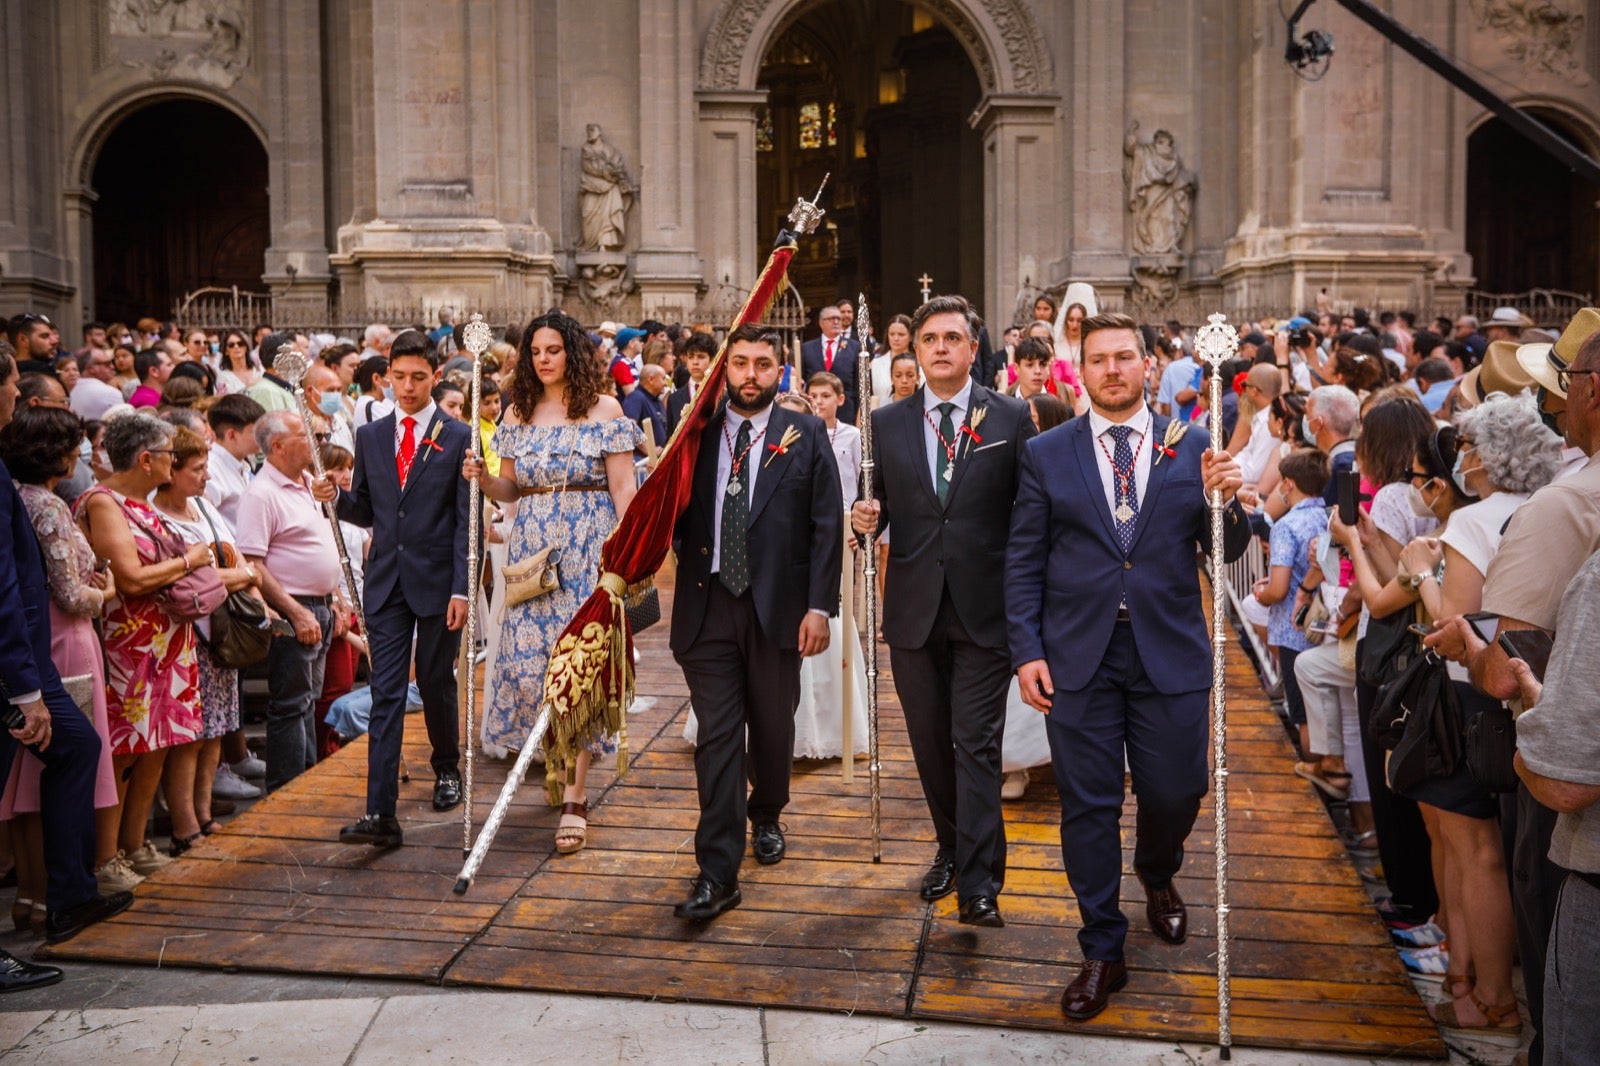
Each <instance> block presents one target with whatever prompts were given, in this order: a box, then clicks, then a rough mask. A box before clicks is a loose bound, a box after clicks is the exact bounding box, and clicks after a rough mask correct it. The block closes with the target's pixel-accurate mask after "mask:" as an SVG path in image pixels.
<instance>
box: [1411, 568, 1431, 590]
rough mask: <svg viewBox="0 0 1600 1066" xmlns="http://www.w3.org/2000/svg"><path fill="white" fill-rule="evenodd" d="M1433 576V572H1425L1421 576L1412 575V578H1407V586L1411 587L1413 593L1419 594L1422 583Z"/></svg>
mask: <svg viewBox="0 0 1600 1066" xmlns="http://www.w3.org/2000/svg"><path fill="white" fill-rule="evenodd" d="M1432 576H1433V571H1431V570H1424V571H1422V572H1421V573H1420V574H1412V575H1411V576H1410V577H1408V578H1406V584H1407V585H1410V586H1411V591H1412V592H1417V591H1420V590H1421V588H1422V583H1423V582H1424V581H1426V580H1428V579H1429V578H1430V577H1432Z"/></svg>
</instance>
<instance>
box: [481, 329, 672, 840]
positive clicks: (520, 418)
mask: <svg viewBox="0 0 1600 1066" xmlns="http://www.w3.org/2000/svg"><path fill="white" fill-rule="evenodd" d="M610 384H611V382H610V378H609V376H608V375H607V373H606V365H605V363H603V362H602V361H601V359H600V356H599V355H598V354H597V353H596V352H595V350H594V345H593V344H592V343H591V342H590V340H589V335H588V334H587V333H585V332H584V329H583V327H582V326H581V325H580V324H579V323H578V321H577V320H576V319H574V318H572V317H570V316H568V315H565V314H562V313H561V312H560V311H551V312H550V313H548V314H545V315H541V316H540V317H538V318H536V319H534V320H533V321H532V322H531V323H529V325H528V328H527V330H526V332H524V333H523V335H522V349H521V352H520V353H519V356H518V359H517V372H516V374H515V375H513V376H512V378H511V379H510V382H509V383H508V384H507V385H506V387H505V389H504V391H503V393H502V396H503V397H504V414H503V417H502V419H501V422H500V428H499V430H498V431H496V433H495V435H494V449H495V451H496V452H498V453H499V455H500V469H499V470H497V471H485V470H484V465H483V463H482V462H481V461H480V460H479V459H478V458H477V457H476V456H468V458H467V461H466V463H465V464H464V465H463V468H462V475H463V476H464V477H467V478H469V479H470V478H474V477H476V478H479V479H480V480H481V482H482V486H483V493H484V495H485V496H487V497H488V498H489V499H491V500H496V501H499V502H500V503H504V504H512V503H515V504H517V505H518V506H517V516H516V520H515V521H514V522H513V524H512V526H511V532H510V534H509V535H508V536H507V538H506V539H507V566H508V567H515V566H516V565H517V564H518V563H520V562H521V561H523V560H524V559H527V558H529V557H530V556H532V555H534V554H536V553H537V552H539V551H541V550H543V549H545V548H551V547H554V548H558V549H559V550H560V552H561V561H560V574H561V587H560V588H559V589H557V590H556V591H554V592H551V593H549V594H547V595H544V596H537V597H534V598H533V599H530V600H525V601H524V602H522V603H520V604H517V605H516V606H513V607H510V608H508V609H506V610H505V612H504V617H503V619H502V621H501V626H502V628H501V632H500V642H499V650H498V654H497V656H496V658H495V663H494V674H493V680H492V684H491V691H492V696H491V700H490V702H489V704H488V706H487V707H486V709H485V711H484V718H483V748H484V751H486V752H488V753H489V754H490V755H495V756H503V755H506V754H509V753H510V752H512V751H515V750H517V749H519V748H521V747H522V745H523V743H524V742H525V741H526V739H527V736H528V732H529V731H530V730H531V729H532V728H533V720H534V717H535V715H536V714H537V712H538V709H539V705H540V703H542V702H543V698H544V673H545V667H546V666H547V665H548V664H549V661H550V649H551V647H552V646H553V645H554V644H555V642H556V640H557V639H558V638H559V637H560V636H561V631H562V630H563V629H564V628H565V627H566V624H567V621H568V619H570V618H571V617H572V616H573V615H574V614H576V613H577V610H578V607H579V606H580V605H581V604H582V603H583V602H584V601H585V600H587V599H588V598H589V594H590V593H591V592H593V591H594V588H595V581H596V578H597V576H598V573H599V563H600V545H601V544H602V543H603V542H604V541H605V539H606V537H607V536H608V535H610V533H611V531H612V530H613V529H614V528H616V524H617V522H618V520H619V519H621V517H622V514H623V512H624V511H626V510H627V507H628V503H629V501H630V500H632V499H633V493H634V489H635V488H636V487H637V482H636V481H635V479H634V471H633V450H634V449H635V448H636V447H638V445H639V443H640V440H641V439H642V436H643V435H642V434H641V432H640V430H639V427H638V425H637V424H635V423H634V422H631V421H629V420H628V418H627V417H626V416H624V415H623V413H622V405H621V404H620V403H618V402H617V400H616V398H615V397H613V396H612V395H610ZM613 749H614V745H613V744H612V743H611V742H610V741H609V740H608V739H607V738H596V740H595V741H594V743H592V744H591V745H590V746H589V748H588V750H586V751H585V752H584V753H583V754H582V755H580V756H579V757H578V760H577V768H576V771H575V773H574V776H573V779H572V781H571V782H569V783H568V784H567V786H566V792H565V794H564V795H563V796H562V804H561V822H560V825H559V826H558V827H557V829H556V850H557V851H559V852H561V853H562V854H563V855H567V854H571V853H572V852H575V851H578V850H580V849H581V848H582V847H583V846H584V842H585V834H586V831H587V827H588V815H589V808H588V803H587V795H586V793H585V791H584V782H585V779H586V777H587V775H588V772H589V764H590V761H591V759H592V758H593V756H594V755H595V754H598V753H601V752H603V751H608V750H613Z"/></svg>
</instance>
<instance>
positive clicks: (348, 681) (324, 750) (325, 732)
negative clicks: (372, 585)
mask: <svg viewBox="0 0 1600 1066" xmlns="http://www.w3.org/2000/svg"><path fill="white" fill-rule="evenodd" d="M320 450H321V455H322V466H323V469H325V470H326V471H327V472H328V476H329V477H331V478H333V481H334V484H336V485H338V486H339V487H340V488H342V489H345V490H346V491H348V490H349V488H350V479H351V478H352V477H353V476H354V474H355V469H356V459H355V456H354V455H352V454H351V453H350V451H349V449H347V448H343V447H341V446H339V445H337V444H324V445H322V446H321V449H320ZM339 531H340V532H341V533H343V534H344V546H345V550H346V551H347V552H349V553H350V570H351V572H352V573H353V574H354V575H355V579H356V588H358V589H359V588H361V587H362V581H363V578H362V566H363V564H364V563H365V561H366V557H367V541H368V532H369V531H368V530H366V529H364V528H362V527H361V526H358V525H353V524H351V523H349V522H340V523H339ZM360 628H361V627H360V626H359V625H358V624H357V621H356V619H355V618H354V617H352V618H351V619H350V631H349V632H348V633H346V634H345V636H344V639H342V640H335V641H334V642H333V643H332V644H330V645H329V646H328V663H327V666H326V667H325V668H324V670H323V675H322V695H320V696H318V697H317V703H316V708H315V711H314V714H315V717H316V723H317V760H318V761H319V762H320V761H321V760H323V759H326V758H327V757H328V756H330V755H332V754H333V753H334V752H336V751H338V750H339V748H340V747H342V746H343V744H344V741H345V740H346V739H348V738H347V737H341V736H340V734H339V733H337V732H336V731H334V729H333V728H331V727H330V726H329V725H328V708H329V707H331V706H332V705H333V701H334V700H336V699H338V698H339V697H340V696H343V695H344V694H345V693H347V692H349V691H350V690H351V689H352V688H353V687H354V686H355V683H356V668H357V667H359V666H360V665H361V651H362V648H363V647H364V645H363V643H362V641H363V640H364V639H365V637H366V634H364V633H361V632H360Z"/></svg>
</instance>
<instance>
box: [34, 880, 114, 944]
mask: <svg viewBox="0 0 1600 1066" xmlns="http://www.w3.org/2000/svg"><path fill="white" fill-rule="evenodd" d="M132 902H133V893H132V892H113V893H111V895H109V896H95V897H93V898H91V899H89V900H88V901H86V902H84V903H80V904H78V905H77V906H76V907H68V908H67V909H66V910H64V911H51V912H50V914H49V916H48V917H47V918H46V919H45V923H44V938H45V939H46V940H47V941H49V942H50V943H52V944H59V943H61V942H62V941H63V940H71V939H72V938H73V937H75V936H77V935H78V934H79V933H81V932H83V931H84V930H85V929H87V928H89V926H91V925H93V924H94V923H95V922H98V921H103V920H104V919H106V918H109V917H111V916H112V915H113V914H121V913H122V912H123V911H125V910H127V909H128V906H129V904H131V903H132Z"/></svg>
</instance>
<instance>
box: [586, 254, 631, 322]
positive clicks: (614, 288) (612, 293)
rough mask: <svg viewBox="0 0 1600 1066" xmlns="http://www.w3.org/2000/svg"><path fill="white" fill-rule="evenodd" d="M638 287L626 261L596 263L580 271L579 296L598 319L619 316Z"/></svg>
mask: <svg viewBox="0 0 1600 1066" xmlns="http://www.w3.org/2000/svg"><path fill="white" fill-rule="evenodd" d="M637 289H638V286H637V285H635V284H634V281H633V276H632V275H631V274H630V273H629V272H628V265H627V264H626V263H594V264H590V265H587V266H584V267H581V268H580V269H579V271H578V296H579V298H580V299H582V300H583V301H584V303H585V304H586V305H587V306H588V307H589V309H590V311H591V313H592V315H593V317H594V318H595V319H596V320H598V319H601V318H615V317H617V316H618V314H619V313H620V311H621V310H622V303H623V301H624V300H625V299H627V298H628V296H629V295H630V294H632V293H633V292H635V291H636V290H637Z"/></svg>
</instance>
